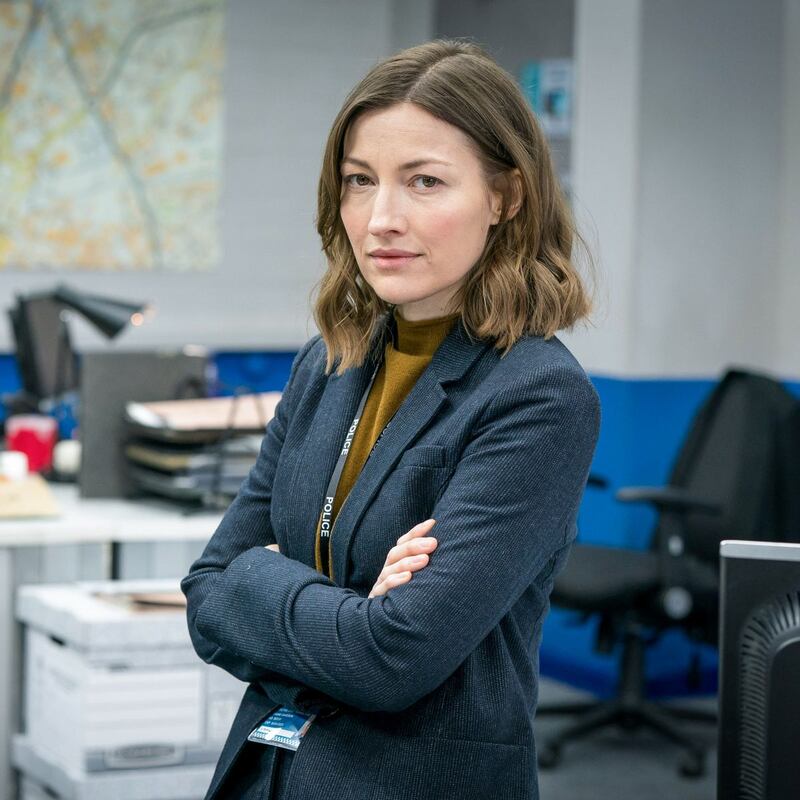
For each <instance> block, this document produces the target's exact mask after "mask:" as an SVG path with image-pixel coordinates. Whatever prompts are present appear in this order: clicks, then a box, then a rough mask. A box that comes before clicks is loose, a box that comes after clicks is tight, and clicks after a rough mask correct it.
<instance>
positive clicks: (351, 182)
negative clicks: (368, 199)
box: [344, 172, 370, 186]
mask: <svg viewBox="0 0 800 800" xmlns="http://www.w3.org/2000/svg"><path fill="white" fill-rule="evenodd" d="M344 182H345V183H346V184H347V185H348V186H369V184H370V179H369V176H368V175H364V174H363V173H361V172H359V173H357V174H354V175H345V178H344Z"/></svg>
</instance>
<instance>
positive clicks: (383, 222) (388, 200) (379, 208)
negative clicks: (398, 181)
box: [368, 187, 407, 236]
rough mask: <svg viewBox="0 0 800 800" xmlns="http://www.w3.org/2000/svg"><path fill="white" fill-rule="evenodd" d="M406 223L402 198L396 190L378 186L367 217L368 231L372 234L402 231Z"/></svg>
mask: <svg viewBox="0 0 800 800" xmlns="http://www.w3.org/2000/svg"><path fill="white" fill-rule="evenodd" d="M406 224H407V223H406V216H405V213H404V210H403V208H402V200H401V198H400V197H399V196H398V194H397V192H395V191H392V189H391V188H388V187H387V188H384V187H381V188H379V189H378V191H377V192H376V193H375V199H374V201H373V204H372V212H371V214H370V217H369V225H368V230H369V233H371V234H372V235H373V236H381V235H383V234H386V233H403V232H404V231H405V228H406Z"/></svg>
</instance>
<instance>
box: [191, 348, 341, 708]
mask: <svg viewBox="0 0 800 800" xmlns="http://www.w3.org/2000/svg"><path fill="white" fill-rule="evenodd" d="M318 340H319V336H316V337H314V338H312V339H311V340H310V341H309V342H307V343H306V344H305V345H304V346H303V347H302V348H301V350H300V352H299V353H298V354H297V356H296V357H295V359H294V361H293V363H292V369H291V371H290V374H289V381H288V382H287V384H286V389H285V390H284V392H283V395H282V396H281V400H280V402H279V403H278V405H277V407H276V409H275V415H274V417H273V418H272V419H271V420H270V422H269V424H268V425H267V428H266V432H265V435H264V438H263V440H262V442H261V448H260V452H259V455H258V459H257V461H256V463H255V465H254V466H253V468H252V469H251V471H250V473H249V474H248V476H247V478H246V479H245V481H244V483H243V484H242V487H241V488H240V490H239V493H238V494H237V496H236V498H235V500H234V501H233V502H232V503H231V505H230V506H229V507H228V509H227V511H226V512H225V515H224V516H223V518H222V521H221V522H220V524H219V527H218V528H217V530H216V531H215V533H214V535H213V536H212V537H211V540H210V541H209V543H208V545H207V546H206V548H205V550H204V551H203V554H202V555H201V556H200V558H199V559H198V560H197V561H196V562H195V563H194V564H193V565H192V566H191V568H190V571H189V574H188V575H187V576H186V577H185V578H184V579H183V581H181V589H182V590H183V592H184V594H185V595H186V606H187V622H188V626H189V634H190V636H191V639H192V644H193V645H194V649H195V651H196V652H197V654H198V655H199V656H200V657H201V658H202V659H203V660H204V661H206V662H208V663H210V664H215V665H216V666H219V667H221V668H222V669H224V670H226V671H227V672H230V673H231V674H232V675H234V676H235V677H237V678H239V679H240V680H242V681H247V682H248V683H250V682H257V683H260V684H261V685H262V687H263V688H264V689H265V691H266V692H267V694H268V695H269V696H270V697H271V698H272V699H273V700H275V701H276V702H279V703H282V704H284V705H290V706H294V707H295V708H298V709H301V710H309V711H310V710H313V711H320V712H325V711H327V710H328V709H329V708H331V707H333V706H335V705H336V704H335V703H334V701H332V700H331V699H330V698H327V697H324V696H322V695H321V694H320V693H319V692H316V691H315V690H312V689H310V688H309V687H307V686H305V685H304V684H303V683H301V682H299V681H297V680H293V679H291V678H288V677H287V676H286V675H281V674H278V673H276V672H273V671H272V670H270V669H269V668H268V667H267V666H266V665H263V664H258V663H255V662H253V661H251V660H249V659H248V658H246V657H243V656H242V655H240V654H238V653H237V652H236V651H235V650H232V649H230V648H228V647H225V646H223V645H221V644H219V643H217V642H214V641H212V640H211V639H208V638H206V637H205V636H203V634H202V633H200V632H199V631H198V629H197V626H196V624H195V621H196V617H197V611H198V609H199V607H200V604H201V602H202V600H203V598H204V597H205V596H206V595H207V594H208V593H209V592H210V591H212V590H213V589H214V587H215V586H216V584H217V582H218V581H219V580H220V579H221V577H222V570H221V569H220V567H219V564H220V563H226V562H227V561H229V560H230V559H231V558H235V557H236V556H237V555H239V553H241V552H244V551H247V550H248V549H251V548H260V549H263V548H264V547H265V545H268V544H273V543H275V534H274V532H273V530H272V526H271V524H270V505H271V501H272V482H273V479H274V476H275V470H276V467H277V463H278V458H279V456H280V452H281V448H282V447H283V441H284V438H285V435H286V428H287V426H288V423H289V418H290V414H291V411H290V409H291V408H292V407H293V404H294V403H295V402H296V395H297V393H298V392H301V391H302V386H298V385H297V384H298V381H297V375H298V372H299V371H300V367H301V365H302V363H303V361H304V360H305V358H306V356H307V355H308V353H309V351H310V350H311V349H312V347H313V346H314V344H315V343H316V342H317V341H318ZM265 552H272V551H265ZM230 613H231V611H230V610H228V611H227V614H226V618H228V619H230Z"/></svg>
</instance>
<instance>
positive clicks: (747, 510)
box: [656, 370, 800, 565]
mask: <svg viewBox="0 0 800 800" xmlns="http://www.w3.org/2000/svg"><path fill="white" fill-rule="evenodd" d="M797 405H798V401H797V399H796V398H794V397H793V396H792V395H791V394H790V393H789V392H788V391H787V390H786V389H785V388H784V387H783V386H782V385H781V384H780V383H779V382H777V381H775V380H773V379H772V378H769V377H767V376H764V375H758V374H755V373H752V372H746V371H743V370H731V371H729V372H727V373H726V374H725V376H724V377H723V378H722V380H721V381H720V383H719V384H718V385H717V386H716V387H715V388H714V390H713V391H712V393H711V395H710V396H709V397H708V399H707V400H706V401H705V403H704V404H703V406H702V407H701V409H700V410H699V412H698V413H697V415H696V417H695V419H694V421H693V423H692V427H691V429H690V431H689V434H688V436H687V438H686V441H685V442H684V445H683V447H682V448H681V451H680V453H679V455H678V458H677V461H676V463H675V466H674V468H673V471H672V475H671V477H670V484H672V485H674V486H680V487H683V488H685V489H688V490H689V491H690V492H691V494H692V495H696V496H697V497H699V498H702V499H705V500H709V501H711V502H714V503H716V504H718V505H719V506H720V507H721V509H722V513H721V514H719V515H714V516H712V515H709V514H700V513H693V514H689V515H688V516H687V518H686V521H685V528H684V546H685V548H686V550H687V552H688V553H691V554H693V555H695V556H696V557H698V558H700V559H702V560H704V561H707V562H713V563H714V564H715V565H716V564H717V563H718V558H719V543H720V541H722V540H723V539H756V540H765V539H766V540H773V541H774V540H776V539H777V540H780V539H783V538H784V533H785V532H784V531H783V530H782V528H783V526H784V524H785V519H784V518H785V509H784V508H783V507H782V506H783V503H782V498H783V497H784V495H785V494H786V493H787V492H788V491H789V490H788V489H787V487H786V486H785V485H784V484H785V477H786V476H785V474H784V473H785V471H786V470H785V453H784V455H783V456H782V455H781V453H782V447H785V442H782V441H781V432H782V431H783V430H784V426H785V423H786V420H787V418H789V417H790V416H791V415H792V412H793V411H794V410H795V409H796V408H797ZM798 455H799V456H800V454H798ZM798 488H800V487H798ZM661 528H662V526H661V524H659V527H658V529H657V532H656V537H658V536H659V533H661V532H662V531H661Z"/></svg>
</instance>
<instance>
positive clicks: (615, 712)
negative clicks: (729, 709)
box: [538, 700, 716, 778]
mask: <svg viewBox="0 0 800 800" xmlns="http://www.w3.org/2000/svg"><path fill="white" fill-rule="evenodd" d="M539 714H541V715H549V714H577V715H578V719H577V720H576V721H575V722H574V723H573V724H571V725H567V726H566V727H565V728H562V730H560V731H559V732H558V733H557V734H555V735H554V736H550V737H547V738H546V739H545V740H544V742H543V743H542V745H541V746H540V747H539V749H538V761H539V766H540V767H541V768H542V769H552V768H553V767H556V766H557V765H558V764H559V763H560V761H561V756H562V750H563V748H564V745H565V744H567V743H568V742H572V741H575V740H577V739H581V738H583V737H584V736H586V735H587V734H589V733H591V732H592V731H596V730H599V729H601V728H607V727H609V726H611V725H618V726H620V727H622V728H624V729H626V730H636V729H638V728H648V729H650V730H652V731H654V732H655V733H658V734H660V735H661V736H663V737H664V738H666V739H668V740H670V741H671V742H673V743H674V744H677V745H678V746H679V747H681V748H682V749H683V750H684V755H683V758H682V759H681V760H680V762H679V765H678V770H679V772H680V774H681V775H683V776H684V777H686V778H700V777H702V776H703V775H704V774H705V761H706V748H705V747H704V746H703V745H701V744H700V743H699V742H697V741H695V740H693V739H692V738H691V737H689V736H687V735H686V734H685V733H683V732H682V731H681V730H680V729H679V728H678V726H677V725H676V724H675V720H676V719H693V720H701V721H704V722H716V715H714V714H713V713H710V712H702V711H695V710H688V709H687V710H686V711H685V714H684V711H683V710H678V709H676V710H675V711H667V710H665V709H664V708H663V706H657V705H656V704H655V703H651V702H647V701H642V702H641V703H634V704H628V703H624V702H622V701H620V700H609V701H607V702H597V703H577V704H573V705H558V706H547V707H544V708H542V709H540V711H539Z"/></svg>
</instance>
